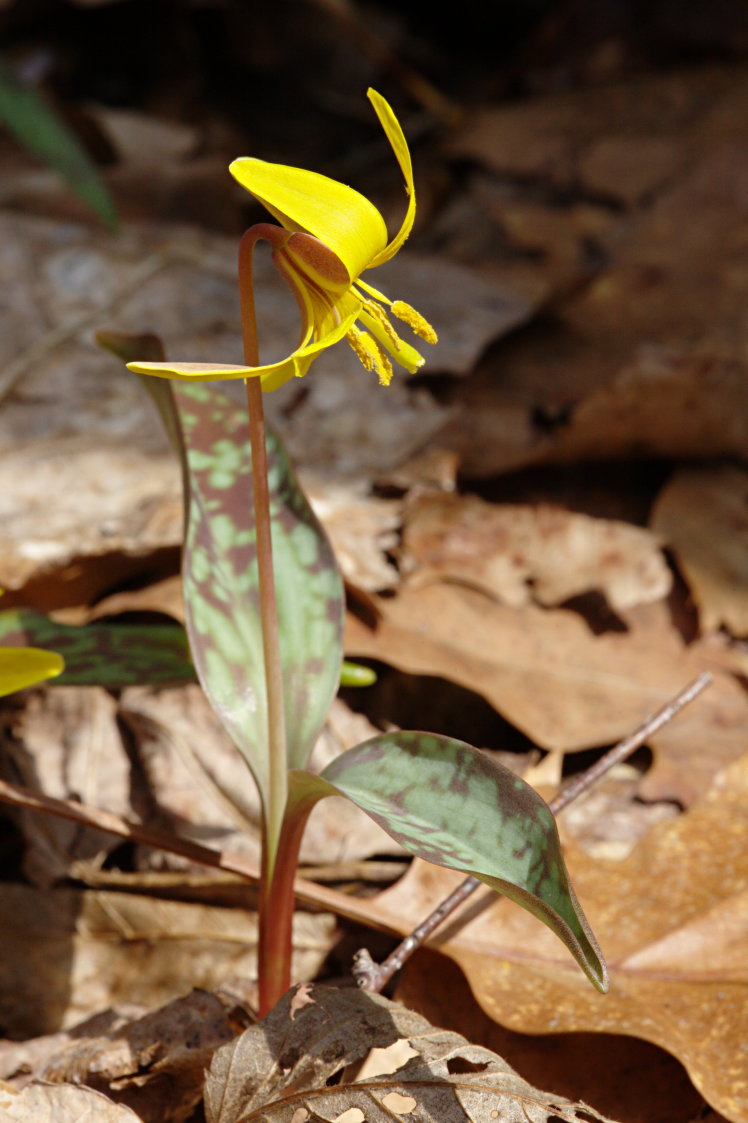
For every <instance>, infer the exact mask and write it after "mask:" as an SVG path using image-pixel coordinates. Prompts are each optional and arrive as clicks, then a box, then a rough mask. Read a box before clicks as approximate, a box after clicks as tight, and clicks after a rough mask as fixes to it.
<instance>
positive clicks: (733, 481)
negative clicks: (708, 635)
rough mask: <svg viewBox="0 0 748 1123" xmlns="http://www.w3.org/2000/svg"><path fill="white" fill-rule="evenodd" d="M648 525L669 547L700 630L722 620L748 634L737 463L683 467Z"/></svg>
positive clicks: (746, 490) (745, 524) (747, 511)
mask: <svg viewBox="0 0 748 1123" xmlns="http://www.w3.org/2000/svg"><path fill="white" fill-rule="evenodd" d="M650 522H651V525H652V528H653V529H654V530H655V532H656V533H658V534H659V535H660V536H661V537H662V538H663V540H664V541H665V542H667V543H668V545H669V546H670V547H671V548H672V550H673V553H674V554H675V556H676V558H677V560H678V565H679V566H680V568H681V570H682V571H683V576H684V577H685V579H686V581H687V582H688V585H689V588H690V590H691V595H692V597H693V599H694V601H695V603H696V605H697V607H698V610H699V622H700V624H701V629H702V631H703V632H709V631H714V630H716V629H717V628H719V627H720V626H721V625H722V624H724V625H725V627H726V628H727V629H728V630H729V631H731V632H732V633H733V635H737V636H745V635H748V535H746V530H748V472H747V471H746V470H745V468H740V467H738V466H737V465H707V466H704V467H699V468H683V469H681V470H680V471H679V472H676V474H675V476H674V477H673V478H672V479H671V480H670V481H669V482H668V483H667V484H666V485H665V487H664V488H663V489H662V491H661V492H660V494H659V495H658V497H657V500H656V502H655V505H654V508H653V511H652V516H651V519H650Z"/></svg>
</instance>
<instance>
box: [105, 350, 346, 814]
mask: <svg viewBox="0 0 748 1123" xmlns="http://www.w3.org/2000/svg"><path fill="white" fill-rule="evenodd" d="M97 338H98V341H99V343H100V344H101V345H102V346H104V347H106V348H107V349H108V350H110V351H112V352H113V353H114V354H115V355H117V356H118V357H119V358H121V359H122V360H123V361H124V362H129V361H136V360H142V361H144V360H149V361H154V362H161V361H163V359H164V351H163V347H162V344H161V341H160V340H159V339H158V337H157V336H146V335H144V336H128V335H121V334H118V333H114V332H104V333H102V332H100V333H99V334H98V336H97ZM140 378H141V381H142V383H143V385H144V386H145V387H146V389H147V390H148V392H149V393H150V395H151V397H152V398H153V399H154V401H155V403H156V405H157V407H158V409H159V412H160V414H161V417H162V420H163V422H164V425H165V427H166V430H167V432H168V434H169V437H170V438H171V441H172V443H173V444H174V446H175V449H176V451H177V453H178V455H179V457H180V460H181V463H182V471H183V474H184V486H185V498H186V508H187V530H186V533H185V546H184V553H183V562H182V576H183V581H184V600H185V609H186V615H187V631H188V635H189V641H190V649H191V651H192V658H193V661H194V664H195V668H196V670H197V674H198V678H199V679H200V682H201V684H202V686H203V689H204V690H205V692H206V694H207V696H208V698H209V700H210V702H211V704H212V706H213V708H214V709H215V711H216V713H217V714H218V716H219V717H220V719H221V721H222V722H223V724H224V726H225V727H226V729H227V730H228V732H229V733H230V735H231V736H232V738H233V740H234V742H235V744H236V745H237V747H238V748H239V749H240V751H241V752H242V755H243V756H244V758H245V760H246V761H247V763H248V764H249V767H250V768H251V770H252V773H253V775H254V777H255V779H256V780H257V784H258V786H259V788H260V791H261V793H262V794H263V796H264V795H265V792H266V786H267V765H268V760H267V740H268V738H267V712H266V701H265V671H264V659H263V652H262V635H261V630H260V613H259V601H258V588H257V565H256V557H255V529H254V515H253V510H252V476H251V471H252V461H251V454H250V451H249V442H248V436H247V417H246V413H245V409H244V408H243V407H240V406H239V405H237V404H236V402H234V401H233V399H231V398H229V397H227V396H226V395H225V394H223V393H221V392H220V391H219V390H217V389H215V387H213V386H212V385H211V384H210V383H207V382H199V383H187V382H170V381H168V380H165V379H160V378H148V377H147V376H142V375H141V376H140ZM267 455H268V475H269V488H270V503H271V519H272V523H273V565H274V569H275V583H276V595H277V601H278V618H279V624H280V633H281V635H280V646H281V663H282V674H283V688H284V698H285V713H286V734H287V746H288V762H289V767H292V768H300V767H302V766H303V765H304V764H305V763H306V761H307V759H308V756H309V753H310V752H311V750H312V747H313V745H314V742H315V740H316V738H317V735H318V733H319V731H320V729H321V728H322V725H323V724H324V721H325V718H326V717H327V712H328V710H329V708H330V703H331V702H332V699H333V697H334V695H335V692H336V690H337V687H338V684H339V681H340V668H341V660H342V644H343V640H342V636H343V609H344V596H343V583H342V580H341V577H340V573H339V570H338V567H337V563H336V561H335V556H334V554H333V552H332V548H331V547H330V544H329V542H328V540H327V537H326V535H325V532H324V530H323V529H322V527H321V526H320V524H319V522H318V520H317V518H316V516H315V514H314V512H313V511H312V509H311V507H310V506H309V503H308V502H307V500H306V497H305V496H304V493H303V492H302V490H301V488H300V487H299V485H298V483H297V481H296V477H295V475H294V473H293V469H292V468H291V465H290V463H289V460H288V457H287V456H286V453H285V450H284V449H283V446H282V444H281V442H280V440H279V439H278V437H277V436H275V434H273V433H272V432H270V431H268V435H267Z"/></svg>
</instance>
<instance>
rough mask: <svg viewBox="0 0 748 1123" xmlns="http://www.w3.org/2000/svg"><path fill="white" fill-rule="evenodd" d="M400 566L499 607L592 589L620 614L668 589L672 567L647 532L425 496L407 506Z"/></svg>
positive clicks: (517, 507)
mask: <svg viewBox="0 0 748 1123" xmlns="http://www.w3.org/2000/svg"><path fill="white" fill-rule="evenodd" d="M401 569H402V570H403V571H404V573H405V574H406V575H407V576H408V578H409V579H410V580H411V581H415V582H417V583H418V584H422V583H424V582H425V581H428V580H429V579H433V578H436V577H442V578H446V579H448V580H458V581H465V582H467V583H469V584H472V585H474V586H476V587H477V588H479V589H481V590H482V591H484V592H486V593H488V594H489V595H492V596H495V597H497V598H498V599H499V600H500V601H501V602H502V603H503V604H508V605H510V606H512V607H513V608H520V607H521V606H522V605H525V604H529V603H530V602H531V601H533V600H535V601H537V602H538V603H539V604H543V605H553V604H560V603H561V602H562V601H565V600H569V599H570V598H571V597H574V596H577V595H579V594H581V593H586V592H588V591H589V590H591V589H596V590H599V591H601V592H603V593H604V594H605V596H606V597H607V600H608V602H609V604H610V605H611V607H612V608H614V609H616V610H623V609H627V608H632V607H633V606H634V605H636V604H642V603H649V602H651V601H656V600H659V599H660V598H661V597H664V596H666V595H667V594H668V592H669V591H670V586H671V583H672V578H671V574H670V570H669V569H668V567H667V564H666V563H665V559H664V558H663V556H662V553H661V551H660V549H659V547H658V543H657V540H656V539H655V537H654V536H653V535H652V534H650V533H649V532H648V531H646V530H643V529H642V528H640V527H636V526H631V525H630V524H629V523H623V522H615V521H613V520H609V519H596V518H591V517H590V516H589V515H584V514H577V513H575V512H573V511H567V510H564V509H563V508H561V507H552V506H547V505H536V506H524V505H522V504H511V505H509V504H498V503H486V502H485V501H484V500H482V499H479V498H478V497H477V496H471V495H468V496H457V495H426V496H421V497H420V498H418V499H416V500H415V501H414V502H412V503H410V504H408V506H407V507H406V509H405V519H404V526H403V539H402V552H401Z"/></svg>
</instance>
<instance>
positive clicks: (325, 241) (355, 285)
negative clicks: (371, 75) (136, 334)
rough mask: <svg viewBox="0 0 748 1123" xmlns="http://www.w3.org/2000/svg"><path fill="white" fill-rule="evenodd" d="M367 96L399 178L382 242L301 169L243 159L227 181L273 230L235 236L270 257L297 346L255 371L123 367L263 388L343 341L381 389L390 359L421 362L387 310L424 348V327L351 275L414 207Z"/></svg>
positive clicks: (387, 123) (389, 123)
mask: <svg viewBox="0 0 748 1123" xmlns="http://www.w3.org/2000/svg"><path fill="white" fill-rule="evenodd" d="M368 96H369V100H370V101H371V103H372V105H373V107H374V110H375V112H376V114H377V117H378V118H379V121H380V124H381V125H382V128H383V129H384V131H385V134H386V136H387V139H388V140H389V142H390V144H391V145H392V149H393V151H394V153H395V156H396V158H397V161H398V163H399V165H400V168H401V171H402V173H403V176H404V177H405V188H406V191H407V193H408V208H407V211H406V214H405V218H404V219H403V223H402V226H401V227H400V229H399V231H398V232H397V234H396V235H395V237H394V238H393V239H392V240H391V241H389V242H388V240H387V227H386V225H385V222H384V219H383V218H382V215H381V214H380V213H379V211H378V210H377V208H376V207H375V206H374V205H373V204H372V203H370V202H369V200H368V199H367V198H365V197H364V196H363V195H361V194H359V192H358V191H354V190H353V188H351V187H346V186H345V185H344V184H342V183H337V182H336V181H335V180H333V179H328V178H327V176H323V175H319V174H318V173H317V172H310V171H305V170H304V169H303V168H290V167H286V166H285V165H283V164H269V163H266V162H265V161H264V160H256V159H254V158H252V157H249V156H244V157H241V158H240V159H238V160H234V162H233V163H232V164H231V167H230V171H231V173H232V175H233V176H234V177H235V178H236V179H237V180H238V182H239V183H240V184H241V185H242V187H246V189H247V190H248V191H250V192H251V193H252V195H254V196H255V198H256V199H258V200H259V201H260V202H261V203H262V204H263V205H264V206H265V207H267V209H268V210H269V211H270V213H271V214H272V215H273V217H274V218H275V219H277V221H278V222H279V223H280V224H281V225H280V226H274V225H272V224H270V223H261V224H259V225H258V226H255V227H252V230H251V231H248V233H247V235H245V238H250V241H251V244H252V245H254V244H255V243H256V242H257V241H260V240H264V241H267V242H269V243H270V246H271V247H272V254H273V260H274V262H275V264H276V266H277V268H278V270H279V271H280V273H281V275H282V276H283V278H284V280H285V281H286V283H287V284H288V286H289V288H290V289H291V291H292V292H293V294H294V296H295V298H296V301H297V304H298V306H299V310H300V313H301V320H302V330H301V339H300V341H299V344H298V346H297V348H296V350H295V351H293V352H292V354H290V355H288V356H287V357H286V358H285V359H282V360H281V361H280V362H276V363H270V364H267V365H265V366H246V365H243V366H227V365H222V364H213V365H211V364H207V363H128V366H129V368H130V370H134V371H137V372H138V373H140V374H154V375H158V376H160V377H162V378H180V379H190V380H194V379H197V380H206V379H221V378H250V377H255V376H258V377H260V378H261V379H262V388H263V390H275V389H276V388H277V387H278V386H281V385H282V384H283V383H284V382H287V381H288V380H289V379H290V378H292V377H294V376H297V377H298V376H300V375H303V374H306V372H307V371H308V369H309V367H310V365H311V363H312V362H313V361H314V359H315V358H316V357H317V356H318V355H319V354H320V352H321V351H324V350H325V349H326V348H328V347H331V346H332V345H333V344H334V343H337V342H338V341H339V340H340V339H343V338H346V339H347V340H348V342H349V343H350V345H351V347H352V348H353V350H354V351H355V353H356V355H357V356H358V358H359V359H360V360H361V362H362V363H363V365H364V366H365V367H366V369H367V370H373V371H374V372H376V374H377V375H378V377H379V381H380V382H381V383H382V384H384V385H386V384H387V383H389V381H390V379H391V377H392V361H391V360H393V359H394V360H395V362H397V363H398V364H399V365H400V366H402V367H404V368H405V369H406V370H408V371H410V372H411V373H412V372H414V371H416V370H417V369H418V368H419V367H420V366H422V365H423V361H424V360H423V357H422V356H421V355H420V354H419V353H418V351H416V350H415V348H414V347H412V346H411V345H410V344H409V343H406V342H405V341H404V340H402V339H401V338H400V336H399V335H398V333H397V331H396V330H395V328H394V326H393V324H392V322H391V320H390V318H389V315H388V312H387V309H389V312H390V313H391V314H392V315H394V316H396V317H397V318H398V319H400V320H402V321H403V322H404V323H406V324H407V325H408V326H409V327H410V328H411V329H412V330H413V331H414V332H415V333H416V334H417V335H419V336H421V338H422V339H424V340H426V342H428V343H436V333H435V331H434V329H433V328H432V327H431V325H430V324H429V323H427V321H426V320H424V318H423V317H422V316H421V315H419V313H418V312H416V311H415V309H413V308H411V307H410V305H408V304H404V303H403V302H402V301H399V300H398V301H394V302H393V301H391V300H389V299H388V297H386V296H385V295H384V294H383V293H381V292H379V291H378V290H377V289H374V288H372V287H371V285H368V284H366V283H365V282H364V281H362V280H361V278H360V275H361V273H363V271H364V270H365V269H371V268H373V267H374V266H377V265H382V264H383V263H384V262H385V261H389V259H390V258H391V257H394V255H395V254H396V253H397V251H398V250H399V249H400V247H401V246H402V244H403V242H404V241H405V239H406V238H407V237H408V235H409V233H410V231H411V229H412V226H413V218H414V216H415V210H416V200H415V191H414V184H413V168H412V164H411V160H410V153H409V151H408V145H407V142H406V140H405V136H404V135H403V131H402V129H401V128H400V124H399V122H398V120H397V118H396V117H395V115H394V113H393V112H392V109H391V108H390V106H389V105H388V103H387V102H386V101H385V99H384V98H383V97H382V96H381V95H380V94H378V93H377V92H376V91H375V90H369V92H368Z"/></svg>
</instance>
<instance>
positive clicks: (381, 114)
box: [367, 89, 416, 268]
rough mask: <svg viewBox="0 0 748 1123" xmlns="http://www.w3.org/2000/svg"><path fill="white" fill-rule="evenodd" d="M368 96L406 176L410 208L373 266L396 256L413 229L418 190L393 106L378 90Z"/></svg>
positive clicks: (373, 260) (369, 91) (371, 263)
mask: <svg viewBox="0 0 748 1123" xmlns="http://www.w3.org/2000/svg"><path fill="white" fill-rule="evenodd" d="M367 97H368V98H369V101H370V102H371V104H372V105H373V106H374V112H375V113H376V115H377V117H378V118H379V123H380V125H381V126H382V128H383V129H384V131H385V135H386V137H387V140H388V141H389V142H390V144H391V145H392V151H393V152H394V153H395V158H396V159H397V162H398V164H399V165H400V170H401V172H402V173H403V176H404V177H405V190H406V191H407V193H408V209H407V211H406V212H405V218H404V219H403V224H402V226H401V227H400V229H399V230H398V232H397V234H396V235H395V237H394V238H393V239H392V241H391V242H390V243H389V244H388V245H386V246H385V247H384V249H382V250H380V251H379V253H377V254H375V255H374V257H373V258H372V259H371V260H370V262H369V266H368V267H369V268H371V267H372V266H374V265H382V264H383V262H385V261H389V260H390V258H391V257H394V256H395V254H396V253H397V251H398V250H399V249H400V247H401V246H402V244H403V242H404V241H405V239H406V238H407V237H408V235H409V234H410V232H411V230H412V229H413V220H414V219H415V216H416V190H415V182H414V180H413V164H412V163H411V160H410V151H409V149H408V142H407V140H406V139H405V134H404V133H403V130H402V129H401V128H400V122H399V121H398V119H397V117H396V116H395V114H394V113H393V112H392V107H391V106H390V104H389V102H387V101H385V99H384V98H383V97H382V95H381V94H378V93H377V91H376V90H371V89H370V90H368V91H367Z"/></svg>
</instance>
